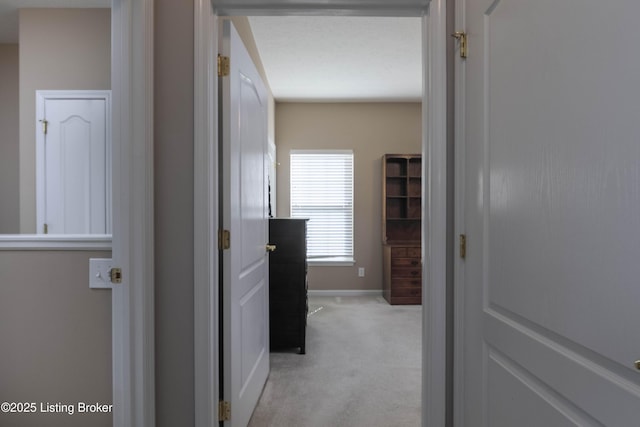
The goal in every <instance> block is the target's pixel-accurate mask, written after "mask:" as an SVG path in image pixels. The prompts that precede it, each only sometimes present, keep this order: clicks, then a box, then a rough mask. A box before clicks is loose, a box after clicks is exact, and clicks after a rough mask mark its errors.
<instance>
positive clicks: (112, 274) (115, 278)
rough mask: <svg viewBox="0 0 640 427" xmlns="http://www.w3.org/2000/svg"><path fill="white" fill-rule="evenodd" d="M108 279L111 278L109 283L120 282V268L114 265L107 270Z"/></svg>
mask: <svg viewBox="0 0 640 427" xmlns="http://www.w3.org/2000/svg"><path fill="white" fill-rule="evenodd" d="M109 279H111V283H116V284H117V283H122V269H121V268H118V267H114V268H112V269H111V270H109Z"/></svg>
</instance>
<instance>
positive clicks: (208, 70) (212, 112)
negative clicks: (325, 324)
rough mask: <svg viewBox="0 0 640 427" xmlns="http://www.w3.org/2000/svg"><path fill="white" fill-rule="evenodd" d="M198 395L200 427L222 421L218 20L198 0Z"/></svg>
mask: <svg viewBox="0 0 640 427" xmlns="http://www.w3.org/2000/svg"><path fill="white" fill-rule="evenodd" d="M194 10H195V13H194V171H193V173H194V176H193V178H194V220H193V224H194V226H193V245H194V252H193V253H194V261H193V262H194V357H195V360H194V382H195V384H194V388H195V390H194V399H195V402H194V404H195V424H194V425H195V427H210V426H213V425H216V424H217V422H218V421H217V420H218V404H217V402H218V382H219V376H218V370H219V365H218V307H219V306H218V304H219V302H218V245H217V240H216V237H217V229H218V172H217V171H218V139H217V135H218V134H217V129H218V110H217V105H218V104H217V98H218V74H217V63H216V62H215V61H216V54H217V51H218V45H217V35H218V31H217V29H218V19H217V17H216V16H215V15H214V14H213V9H212V6H211V1H210V0H194Z"/></svg>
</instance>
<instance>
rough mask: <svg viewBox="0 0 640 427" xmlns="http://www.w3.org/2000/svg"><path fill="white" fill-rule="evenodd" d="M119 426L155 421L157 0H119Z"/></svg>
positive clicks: (115, 25)
mask: <svg viewBox="0 0 640 427" xmlns="http://www.w3.org/2000/svg"><path fill="white" fill-rule="evenodd" d="M111 11H112V12H111V13H112V15H111V16H112V20H111V22H112V36H111V37H112V42H111V47H112V55H111V57H112V64H111V66H112V73H111V78H112V84H111V90H112V99H113V116H112V117H113V123H112V126H113V128H112V129H113V133H112V136H113V146H112V150H113V151H112V159H113V183H112V185H113V251H112V259H113V264H114V265H115V266H118V267H120V268H122V272H123V282H122V285H119V286H116V287H114V288H113V290H112V301H113V302H112V333H113V349H112V352H113V357H112V359H113V361H112V363H113V425H114V426H116V427H152V426H154V425H155V385H154V379H155V367H154V354H155V348H154V312H153V307H154V297H153V287H154V285H153V0H113V1H112V9H111Z"/></svg>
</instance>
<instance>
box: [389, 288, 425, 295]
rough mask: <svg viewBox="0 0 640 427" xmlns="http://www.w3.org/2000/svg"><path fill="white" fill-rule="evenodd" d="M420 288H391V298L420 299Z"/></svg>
mask: <svg viewBox="0 0 640 427" xmlns="http://www.w3.org/2000/svg"><path fill="white" fill-rule="evenodd" d="M421 296H422V289H421V288H396V287H393V288H391V297H421Z"/></svg>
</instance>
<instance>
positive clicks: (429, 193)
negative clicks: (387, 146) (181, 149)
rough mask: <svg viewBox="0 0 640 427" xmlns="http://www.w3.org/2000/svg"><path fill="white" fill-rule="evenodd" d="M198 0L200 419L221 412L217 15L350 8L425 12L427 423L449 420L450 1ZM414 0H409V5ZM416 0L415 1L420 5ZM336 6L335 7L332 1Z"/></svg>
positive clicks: (199, 424) (201, 425) (199, 423)
mask: <svg viewBox="0 0 640 427" xmlns="http://www.w3.org/2000/svg"><path fill="white" fill-rule="evenodd" d="M215 3H216V4H215V8H216V9H215V10H214V5H212V2H211V1H210V0H194V6H195V13H194V15H195V16H194V31H195V34H194V37H195V61H194V62H195V63H194V82H195V83H194V108H195V118H194V128H195V129H194V130H195V141H194V144H195V147H194V148H195V150H194V151H195V159H194V162H195V163H194V180H195V182H194V200H195V202H194V210H195V214H194V254H195V259H194V280H195V283H194V287H195V289H194V294H195V301H194V304H195V306H194V311H195V313H194V333H195V425H196V427H205V426H206V427H209V426H212V425H214V424H215V423H217V419H218V404H217V403H218V381H219V378H218V371H217V370H218V338H219V337H218V286H219V283H218V268H219V266H218V249H217V244H216V242H215V236H217V232H216V229H217V224H218V178H217V177H218V163H217V161H218V156H217V149H218V145H217V144H218V142H217V135H218V121H217V118H218V89H217V86H218V78H217V72H216V66H215V64H216V56H217V51H218V49H217V46H218V32H217V22H216V18H217V17H216V14H218V15H304V14H307V15H309V14H313V15H321V14H323V12H324V13H325V14H330V13H331V14H343V15H370V16H422V28H423V43H422V46H423V48H422V50H423V95H422V102H423V108H422V111H423V116H422V152H423V155H424V157H425V159H426V160H427V161H426V162H424V163H423V168H424V169H425V170H424V171H423V172H424V176H426V177H427V180H428V181H427V185H425V186H423V193H424V194H423V200H425V201H426V203H425V205H423V213H422V215H423V218H424V221H423V224H424V230H429V233H426V232H424V231H423V233H422V235H423V238H422V244H423V247H424V248H425V250H424V251H423V254H424V255H423V257H424V269H425V270H424V272H423V273H424V274H423V293H422V295H423V297H422V298H423V301H422V302H423V308H424V309H423V325H422V339H423V341H422V342H423V345H422V354H423V363H422V368H423V369H422V378H423V380H422V402H423V405H422V408H423V410H422V414H423V417H422V425H423V426H425V427H426V426H429V427H443V426H444V425H445V414H446V410H445V403H446V391H445V389H446V362H447V361H446V257H447V253H446V228H447V227H446V225H447V217H446V214H447V212H446V192H447V183H446V176H447V169H446V168H447V163H446V148H447V120H446V119H447V117H446V111H447V105H446V87H447V85H446V41H447V37H448V36H447V33H446V7H445V0H431V1H430V2H429V3H428V6H425V4H426V2H424V1H414V2H398V3H400V4H397V5H394V4H393V3H392V2H388V1H375V0H370V1H368V2H364V1H363V2H352V3H349V4H347V5H345V4H344V2H341V6H337V5H338V4H339V3H340V2H327V4H323V5H320V6H317V5H316V6H313V5H312V6H309V4H308V2H304V1H287V0H272V1H269V2H264V3H261V4H260V8H258V7H257V6H255V2H254V3H252V4H253V6H249V7H246V8H243V7H241V6H238V3H243V2H240V1H236V2H233V1H228V0H227V1H217V2H215ZM407 3H409V4H408V5H407ZM413 3H415V4H413ZM332 6H333V8H332Z"/></svg>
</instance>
